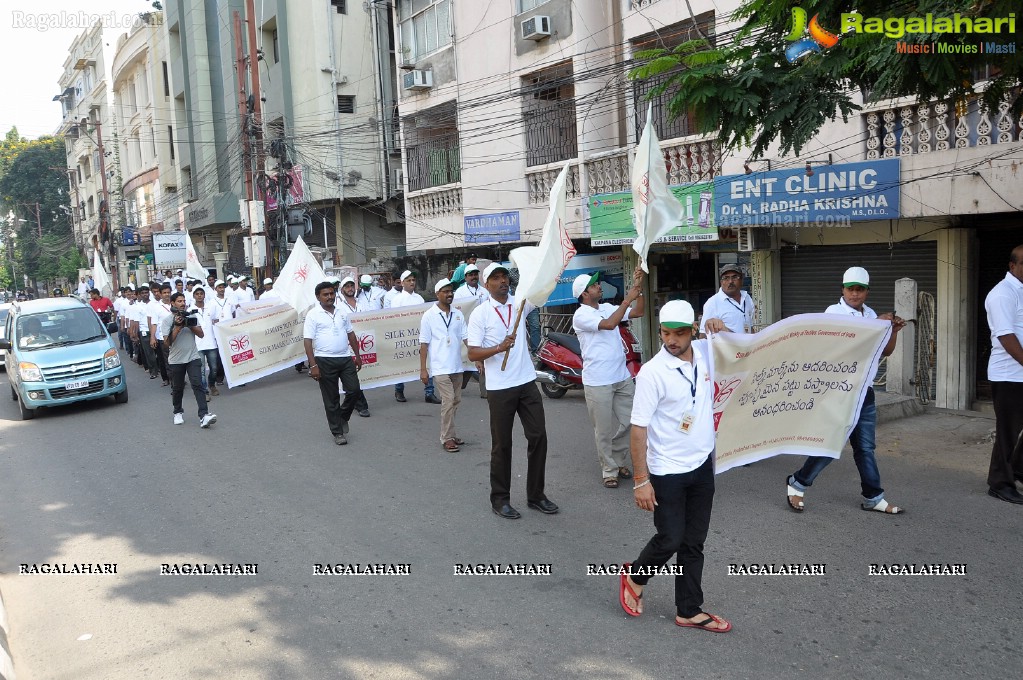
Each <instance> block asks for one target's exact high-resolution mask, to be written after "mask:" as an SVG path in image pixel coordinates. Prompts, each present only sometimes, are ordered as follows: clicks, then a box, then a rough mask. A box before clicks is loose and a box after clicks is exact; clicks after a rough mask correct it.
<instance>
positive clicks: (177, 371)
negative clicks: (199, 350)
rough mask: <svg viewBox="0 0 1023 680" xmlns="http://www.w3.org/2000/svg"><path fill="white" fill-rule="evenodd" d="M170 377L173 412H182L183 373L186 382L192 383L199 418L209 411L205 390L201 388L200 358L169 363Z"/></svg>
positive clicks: (183, 410)
mask: <svg viewBox="0 0 1023 680" xmlns="http://www.w3.org/2000/svg"><path fill="white" fill-rule="evenodd" d="M169 368H170V377H171V404H172V405H173V406H174V413H184V412H185V409H184V408H183V407H182V406H181V398H182V397H183V396H184V394H185V375H188V382H189V383H191V385H192V394H194V395H195V404H196V406H198V407H199V419H200V420H201V419H202V417H203V416H204V415H206V414H207V413H209V407H208V406H206V390H204V389H203V388H202V359H195V360H193V361H190V362H188V363H187V364H170V366H169Z"/></svg>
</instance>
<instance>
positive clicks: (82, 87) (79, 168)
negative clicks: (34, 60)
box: [54, 22, 117, 255]
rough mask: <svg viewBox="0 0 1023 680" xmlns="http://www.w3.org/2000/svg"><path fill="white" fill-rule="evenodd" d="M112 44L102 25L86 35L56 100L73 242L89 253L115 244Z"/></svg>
mask: <svg viewBox="0 0 1023 680" xmlns="http://www.w3.org/2000/svg"><path fill="white" fill-rule="evenodd" d="M111 42H112V41H111V40H110V35H109V33H107V34H105V33H104V30H103V25H102V23H100V22H97V23H96V24H95V25H93V26H92V27H90V28H88V29H86V30H84V31H82V33H81V34H80V35H78V37H76V38H75V39H74V41H73V42H72V43H71V46H70V47H69V48H68V56H67V59H65V60H64V73H63V74H62V75H61V76H60V78H59V80H58V83H59V84H60V94H59V95H57V96H56V97H54V99H55V100H58V101H60V104H61V108H62V111H63V120H62V122H61V125H60V128H59V130H58V135H61V136H63V138H64V145H65V149H66V152H67V167H68V183H69V187H70V196H71V201H72V206H71V208H72V210H71V212H72V221H73V225H74V235H75V243H76V244H77V245H78V247H79V249H80V250H81V251H82V252H83V253H84V254H86V255H89V254H91V253H92V251H93V250H94V249H96V248H101V249H104V250H106V249H108V248H109V246H110V244H111V243H112V241H113V235H112V226H113V225H112V223H111V219H112V218H113V217H114V209H115V206H113V205H112V201H111V199H110V193H111V189H112V180H113V178H114V176H115V175H116V174H117V165H116V159H115V158H114V157H113V153H111V148H112V146H111V138H112V134H113V125H112V124H111V121H112V118H111V105H110V101H111V92H112V90H111V85H112V79H111V67H112V64H113V48H112V47H111V45H110V44H109V43H111Z"/></svg>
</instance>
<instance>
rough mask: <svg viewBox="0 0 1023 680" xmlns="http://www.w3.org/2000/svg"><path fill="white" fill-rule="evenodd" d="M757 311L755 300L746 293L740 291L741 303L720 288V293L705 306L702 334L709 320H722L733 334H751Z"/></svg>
mask: <svg viewBox="0 0 1023 680" xmlns="http://www.w3.org/2000/svg"><path fill="white" fill-rule="evenodd" d="M756 310H757V308H756V305H754V304H753V298H751V297H750V296H749V293H747V292H746V291H744V290H740V291H739V302H736V301H735V300H733V299H732V298H730V297H728V296H727V295H725V292H724V291H723V290H721V289H720V288H719V289H718V292H716V293H714V295H712V296H711V298H710V299H709V300H707V302H706V304H704V305H703V318H701V319H700V332H701V333H704V332H705V330H704V325H705V324H706V323H707V319H721V320H722V321H724V322H725V326H727V327H728V330H730V331H732V332H733V333H751V332H752V331H753V318H754V314H755V313H756Z"/></svg>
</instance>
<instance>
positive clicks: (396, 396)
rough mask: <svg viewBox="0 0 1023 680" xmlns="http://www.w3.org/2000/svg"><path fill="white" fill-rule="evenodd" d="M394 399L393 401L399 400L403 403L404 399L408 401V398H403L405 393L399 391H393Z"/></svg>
mask: <svg viewBox="0 0 1023 680" xmlns="http://www.w3.org/2000/svg"><path fill="white" fill-rule="evenodd" d="M394 400H395V401H399V402H401V403H402V404H404V403H405V402H406V401H408V399H406V398H405V395H404V394H402V393H401V392H395V393H394Z"/></svg>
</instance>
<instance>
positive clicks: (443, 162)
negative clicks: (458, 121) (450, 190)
mask: <svg viewBox="0 0 1023 680" xmlns="http://www.w3.org/2000/svg"><path fill="white" fill-rule="evenodd" d="M406 155H407V161H408V182H409V190H410V191H420V190H423V189H429V188H430V187H437V186H443V185H445V184H454V183H455V182H458V181H460V180H461V178H462V167H461V160H460V158H459V153H458V139H457V136H456V137H455V140H454V143H451V142H448V141H444V142H424V143H422V144H416V145H415V146H410V147H408V148H407V149H406Z"/></svg>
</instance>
